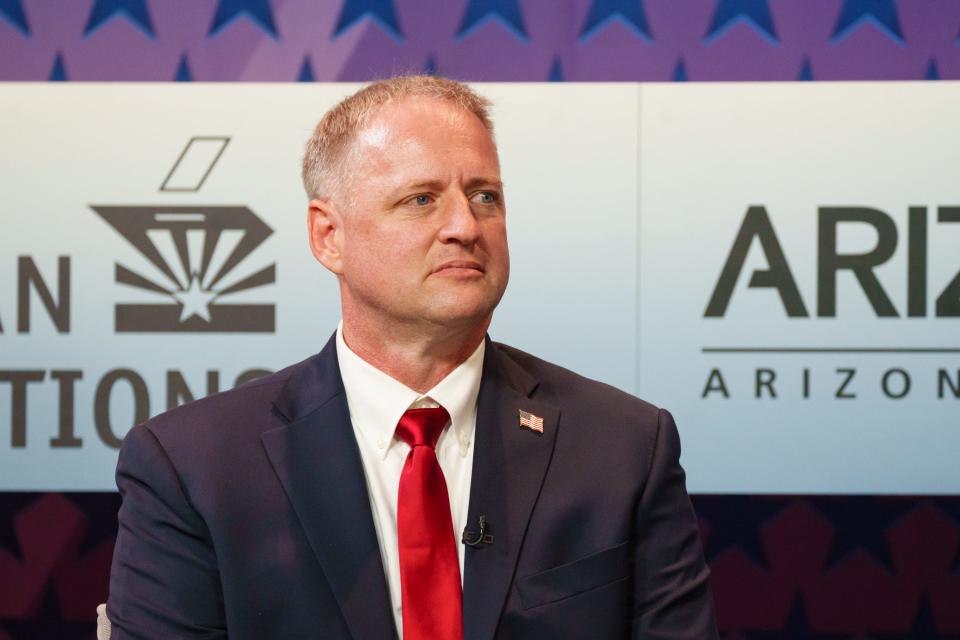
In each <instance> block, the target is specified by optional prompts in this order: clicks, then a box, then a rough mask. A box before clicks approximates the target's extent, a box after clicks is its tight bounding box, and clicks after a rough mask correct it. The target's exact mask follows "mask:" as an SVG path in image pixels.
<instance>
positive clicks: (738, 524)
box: [694, 496, 787, 569]
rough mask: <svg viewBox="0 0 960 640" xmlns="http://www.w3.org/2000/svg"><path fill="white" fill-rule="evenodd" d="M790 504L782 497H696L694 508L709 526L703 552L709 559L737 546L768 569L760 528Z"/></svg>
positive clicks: (759, 564)
mask: <svg viewBox="0 0 960 640" xmlns="http://www.w3.org/2000/svg"><path fill="white" fill-rule="evenodd" d="M786 506H787V503H786V502H785V501H784V500H783V499H782V498H766V497H752V496H733V497H728V496H696V497H695V498H694V507H696V510H697V514H698V515H700V516H701V517H702V518H703V519H704V520H706V521H707V524H708V525H709V527H710V533H709V535H708V536H707V544H706V546H705V548H704V555H705V556H706V558H707V561H710V560H712V559H713V558H715V557H716V556H717V555H719V554H720V553H722V552H723V551H725V550H726V549H728V548H729V547H737V548H739V549H741V550H742V551H743V552H744V554H746V555H747V556H748V557H749V558H751V559H752V560H753V561H754V562H755V563H756V564H757V565H758V566H760V567H762V568H764V569H769V566H768V564H767V554H766V551H765V550H764V548H763V541H762V539H761V536H760V530H761V528H762V527H763V525H765V524H766V523H767V522H768V521H769V520H770V519H771V518H772V517H773V516H775V515H776V514H777V513H779V512H780V511H782V510H783V509H784V508H785V507H786Z"/></svg>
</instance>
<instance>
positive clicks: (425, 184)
mask: <svg viewBox="0 0 960 640" xmlns="http://www.w3.org/2000/svg"><path fill="white" fill-rule="evenodd" d="M444 187H445V184H444V183H443V182H441V181H440V180H423V181H421V182H414V183H412V184H407V185H404V186H403V187H402V188H401V189H399V190H400V191H416V190H419V189H426V190H428V191H443V189H444ZM478 187H492V188H494V189H498V190H502V189H503V182H501V181H500V180H497V179H496V178H479V177H478V178H470V179H469V180H467V183H466V184H465V185H464V188H465V189H467V190H470V189H476V188H478Z"/></svg>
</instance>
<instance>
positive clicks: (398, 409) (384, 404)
mask: <svg viewBox="0 0 960 640" xmlns="http://www.w3.org/2000/svg"><path fill="white" fill-rule="evenodd" d="M483 353H484V343H483V342H481V343H480V346H478V347H477V349H476V351H474V352H473V354H472V355H471V356H470V357H469V358H467V359H466V360H464V361H463V363H461V364H460V365H459V366H458V367H457V368H456V369H454V370H453V371H451V372H450V373H449V374H448V375H447V377H445V378H444V379H443V380H441V381H440V382H438V383H437V385H436V386H435V387H433V388H432V389H430V390H429V391H428V392H427V393H426V394H424V395H421V394H419V393H417V392H416V391H414V390H413V389H410V388H409V387H407V386H406V385H404V384H403V383H401V382H398V381H397V380H395V379H393V378H391V377H390V376H389V375H387V374H386V373H384V372H383V371H380V370H379V369H377V368H376V367H374V366H373V365H371V364H370V363H368V362H367V361H365V360H363V359H362V358H361V357H360V356H358V355H357V354H355V353H354V352H353V351H351V350H350V348H349V347H348V346H347V343H346V342H344V340H343V324H342V323H341V324H340V326H338V327H337V360H338V362H339V364H340V376H341V377H342V378H343V386H344V389H346V392H347V405H348V407H349V409H350V422H351V423H352V424H353V433H354V436H355V437H356V439H357V445H358V446H359V448H360V460H361V461H362V463H363V473H364V476H365V478H366V482H367V492H368V493H369V495H370V510H371V512H372V514H373V525H374V528H375V529H376V531H377V540H378V541H379V543H380V556H381V558H382V560H383V570H384V574H385V575H386V578H387V586H388V587H389V589H390V603H391V605H393V617H394V620H395V621H396V624H397V633H398V634H400V637H401V638H402V637H403V615H402V612H401V592H400V555H399V551H398V549H397V492H398V490H399V487H400V472H401V471H402V470H403V464H404V462H405V461H406V459H407V453H408V452H409V451H410V447H409V445H407V444H406V443H405V442H403V441H402V440H400V439H398V438H396V437H394V431H395V430H396V427H397V423H398V422H399V421H400V417H401V416H402V415H403V413H404V411H406V410H407V409H411V408H421V407H436V406H442V407H443V408H444V409H446V410H447V413H449V414H450V421H451V425H452V426H447V427H446V428H445V429H444V430H443V433H441V434H440V439H439V440H437V446H436V452H437V460H438V461H439V462H440V468H441V469H442V470H443V475H444V478H446V482H447V494H448V495H449V496H450V515H451V517H452V520H453V531H451V532H450V535H452V536H454V539H455V541H456V547H457V557H458V559H459V561H460V581H461V584H462V583H463V552H464V547H463V544H461V543H460V536H461V533H462V532H463V529H464V527H465V526H466V524H467V508H468V507H469V502H470V478H471V475H472V473H473V435H474V431H475V429H476V424H477V394H478V393H479V391H480V375H481V372H482V369H483Z"/></svg>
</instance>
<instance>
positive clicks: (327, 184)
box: [301, 75, 493, 199]
mask: <svg viewBox="0 0 960 640" xmlns="http://www.w3.org/2000/svg"><path fill="white" fill-rule="evenodd" d="M410 97H426V98H437V99H440V100H446V101H448V102H451V103H453V104H454V105H455V106H457V107H459V108H461V109H463V110H465V111H469V112H470V113H472V114H474V115H475V116H477V118H479V119H480V122H482V123H483V126H484V127H485V128H486V130H487V132H489V133H490V136H491V137H493V121H492V120H491V119H490V101H489V100H487V99H486V98H484V97H482V96H480V95H478V94H477V93H476V92H474V91H473V89H471V88H470V87H468V86H467V85H465V84H463V83H462V82H457V81H456V80H450V79H449V78H441V77H438V76H427V75H422V76H396V77H393V78H388V79H386V80H380V81H378V82H374V83H373V84H370V85H367V86H366V87H364V88H363V89H360V90H359V91H357V92H356V93H354V94H353V95H351V96H348V97H346V98H344V99H343V100H342V101H341V102H340V103H339V104H337V105H336V106H335V107H333V108H332V109H330V110H329V111H327V112H326V113H325V114H324V116H323V118H321V119H320V122H318V123H317V126H316V127H315V128H314V130H313V135H312V136H310V139H309V140H308V141H307V148H306V150H305V151H304V154H303V167H302V172H301V175H302V177H303V188H304V190H305V191H306V192H307V197H308V198H311V199H312V198H328V197H330V196H331V195H332V192H333V191H334V190H335V189H336V188H337V187H339V186H340V184H341V182H342V180H343V177H344V173H345V172H344V166H343V165H344V162H345V159H346V157H347V152H348V151H349V149H350V146H351V144H352V143H353V141H354V139H355V138H356V135H357V132H359V131H360V129H362V128H363V126H364V125H366V124H367V122H369V121H370V118H371V117H372V116H373V114H374V113H376V112H377V110H379V109H380V107H382V106H383V105H385V104H387V103H388V102H396V101H399V100H402V99H404V98H410Z"/></svg>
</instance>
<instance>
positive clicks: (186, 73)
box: [173, 54, 193, 82]
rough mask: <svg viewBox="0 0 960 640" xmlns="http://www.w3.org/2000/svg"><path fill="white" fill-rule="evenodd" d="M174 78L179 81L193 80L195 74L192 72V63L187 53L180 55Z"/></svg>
mask: <svg viewBox="0 0 960 640" xmlns="http://www.w3.org/2000/svg"><path fill="white" fill-rule="evenodd" d="M173 79H174V80H176V81H177V82H190V81H192V80H193V74H192V73H190V63H189V62H187V54H183V55H182V56H180V63H179V64H177V74H176V75H175V76H174V77H173Z"/></svg>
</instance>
